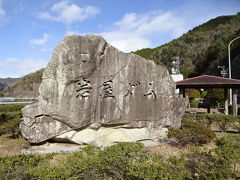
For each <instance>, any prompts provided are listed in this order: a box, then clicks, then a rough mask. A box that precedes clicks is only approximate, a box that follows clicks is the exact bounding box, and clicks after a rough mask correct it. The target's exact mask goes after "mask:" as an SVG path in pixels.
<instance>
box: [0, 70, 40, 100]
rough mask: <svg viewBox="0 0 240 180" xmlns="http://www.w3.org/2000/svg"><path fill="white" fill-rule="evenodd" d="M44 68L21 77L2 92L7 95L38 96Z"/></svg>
mask: <svg viewBox="0 0 240 180" xmlns="http://www.w3.org/2000/svg"><path fill="white" fill-rule="evenodd" d="M42 74H43V69H41V70H39V71H37V72H35V73H31V74H28V75H26V76H24V77H23V78H21V79H19V80H18V81H17V82H15V83H14V84H12V85H10V86H8V87H6V88H5V89H4V90H3V91H2V94H3V95H4V96H5V97H7V96H11V97H33V98H35V97H37V96H38V88H39V86H40V84H41V82H42Z"/></svg>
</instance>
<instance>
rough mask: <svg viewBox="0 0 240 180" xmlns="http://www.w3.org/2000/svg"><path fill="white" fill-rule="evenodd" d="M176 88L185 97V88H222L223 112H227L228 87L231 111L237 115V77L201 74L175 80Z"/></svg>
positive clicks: (238, 87) (239, 87)
mask: <svg viewBox="0 0 240 180" xmlns="http://www.w3.org/2000/svg"><path fill="white" fill-rule="evenodd" d="M176 88H177V89H179V92H180V96H182V97H185V89H213V88H214V89H215V88H221V89H224V102H225V103H224V104H225V107H224V113H225V114H228V89H232V92H233V93H232V94H233V98H232V99H233V103H232V113H233V115H237V114H238V112H237V110H238V106H237V94H238V89H240V80H239V79H228V78H222V77H218V76H210V75H202V76H197V77H193V78H188V79H184V80H181V81H177V82H176Z"/></svg>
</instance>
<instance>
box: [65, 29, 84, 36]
mask: <svg viewBox="0 0 240 180" xmlns="http://www.w3.org/2000/svg"><path fill="white" fill-rule="evenodd" d="M65 35H66V36H70V35H81V33H80V32H79V31H76V30H68V31H67V32H66V34H65Z"/></svg>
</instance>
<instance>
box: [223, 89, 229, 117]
mask: <svg viewBox="0 0 240 180" xmlns="http://www.w3.org/2000/svg"><path fill="white" fill-rule="evenodd" d="M224 114H226V115H228V89H227V88H224Z"/></svg>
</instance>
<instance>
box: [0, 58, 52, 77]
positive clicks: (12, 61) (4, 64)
mask: <svg viewBox="0 0 240 180" xmlns="http://www.w3.org/2000/svg"><path fill="white" fill-rule="evenodd" d="M46 65H47V61H46V60H41V59H38V60H37V59H31V58H29V59H18V58H8V59H5V60H2V61H1V63H0V77H2V78H3V77H22V76H25V75H27V74H29V73H32V72H35V71H37V70H39V69H41V68H44V67H46Z"/></svg>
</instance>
